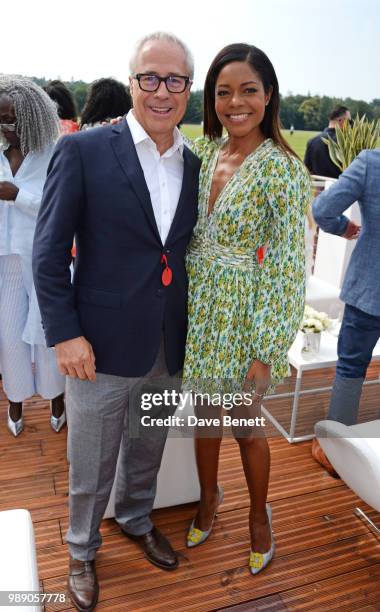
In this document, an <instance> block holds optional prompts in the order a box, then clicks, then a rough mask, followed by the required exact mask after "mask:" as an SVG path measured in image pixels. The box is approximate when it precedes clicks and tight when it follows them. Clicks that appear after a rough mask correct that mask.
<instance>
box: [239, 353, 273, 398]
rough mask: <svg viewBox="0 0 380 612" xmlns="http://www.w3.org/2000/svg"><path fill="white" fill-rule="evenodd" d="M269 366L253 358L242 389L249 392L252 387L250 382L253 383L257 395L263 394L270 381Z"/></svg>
mask: <svg viewBox="0 0 380 612" xmlns="http://www.w3.org/2000/svg"><path fill="white" fill-rule="evenodd" d="M270 373H271V366H270V365H267V364H265V363H263V362H262V361H259V360H258V359H255V360H254V361H253V362H252V364H251V366H250V368H249V370H248V372H247V376H246V377H245V381H244V385H243V391H244V392H249V391H251V389H252V382H254V383H255V392H256V393H257V394H258V395H264V394H265V393H266V392H267V390H268V387H269V385H270V382H271V376H270Z"/></svg>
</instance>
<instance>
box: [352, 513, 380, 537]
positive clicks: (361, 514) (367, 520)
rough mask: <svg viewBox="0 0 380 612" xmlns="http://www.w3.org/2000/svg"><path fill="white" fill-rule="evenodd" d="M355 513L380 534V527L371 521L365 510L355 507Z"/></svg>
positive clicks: (376, 533) (375, 532) (373, 530)
mask: <svg viewBox="0 0 380 612" xmlns="http://www.w3.org/2000/svg"><path fill="white" fill-rule="evenodd" d="M354 514H356V516H358V517H359V518H360V519H361V520H362V521H364V522H365V523H366V524H367V526H369V529H370V530H371V531H372V532H373V533H374V534H375V535H376V536H377V537H379V536H380V529H379V528H378V527H377V526H376V525H375V523H374V522H373V521H371V519H370V518H369V516H367V515H366V513H365V512H363V510H360V508H355V510H354Z"/></svg>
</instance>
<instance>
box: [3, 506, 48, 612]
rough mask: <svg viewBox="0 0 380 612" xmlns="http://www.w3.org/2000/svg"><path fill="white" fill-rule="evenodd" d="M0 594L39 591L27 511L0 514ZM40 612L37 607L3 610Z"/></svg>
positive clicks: (29, 518)
mask: <svg viewBox="0 0 380 612" xmlns="http://www.w3.org/2000/svg"><path fill="white" fill-rule="evenodd" d="M0 551H1V552H0V591H36V592H39V591H40V584H39V580H38V569H37V558H36V547H35V542H34V530H33V524H32V519H31V517H30V514H29V512H28V511H27V510H5V511H3V512H0ZM15 609H16V610H17V611H18V612H40V610H41V607H40V606H39V605H29V606H17V607H15V606H14V605H13V606H6V607H4V608H3V607H1V610H5V611H8V612H11V611H12V610H13V611H14V610H15Z"/></svg>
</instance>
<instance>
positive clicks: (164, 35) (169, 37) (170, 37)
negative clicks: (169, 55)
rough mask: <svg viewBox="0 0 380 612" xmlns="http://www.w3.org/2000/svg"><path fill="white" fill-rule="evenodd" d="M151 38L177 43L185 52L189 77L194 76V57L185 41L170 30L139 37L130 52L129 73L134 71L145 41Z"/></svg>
mask: <svg viewBox="0 0 380 612" xmlns="http://www.w3.org/2000/svg"><path fill="white" fill-rule="evenodd" d="M151 40H164V41H166V42H171V43H174V44H176V45H178V46H179V47H180V48H181V49H182V50H183V52H184V54H185V61H186V66H187V70H188V73H189V77H190V78H191V79H192V78H193V77H194V58H193V55H192V53H191V51H190V49H189V48H188V46H187V45H185V43H184V42H183V41H182V40H181V39H180V38H178V37H177V36H175V35H174V34H171V33H170V32H153V33H152V34H148V35H147V36H144V38H141V39H140V40H139V41H138V42H137V44H136V46H135V49H134V51H133V53H132V57H131V59H130V62H129V69H130V71H131V74H135V73H136V65H137V58H138V56H139V53H140V51H141V49H142V48H143V46H144V45H145V44H146V43H147V42H149V41H151Z"/></svg>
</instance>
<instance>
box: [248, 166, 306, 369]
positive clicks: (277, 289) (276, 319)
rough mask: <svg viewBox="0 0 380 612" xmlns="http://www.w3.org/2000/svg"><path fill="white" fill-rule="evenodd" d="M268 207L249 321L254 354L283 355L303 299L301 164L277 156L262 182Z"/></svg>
mask: <svg viewBox="0 0 380 612" xmlns="http://www.w3.org/2000/svg"><path fill="white" fill-rule="evenodd" d="M264 188H265V193H266V199H267V206H268V209H269V231H268V243H267V245H268V248H267V251H266V254H265V257H264V260H263V263H262V268H261V274H260V276H259V279H260V280H259V285H258V288H257V296H256V307H255V315H254V321H253V353H254V355H253V357H254V358H255V359H259V360H260V361H262V362H263V363H266V364H270V365H273V364H276V362H277V361H279V360H280V361H281V360H284V359H286V357H287V352H288V350H289V348H290V346H291V344H292V342H293V340H294V337H295V335H296V333H297V329H298V327H299V324H300V322H301V319H302V316H303V309H304V300H305V215H306V210H307V206H308V204H309V202H310V201H311V183H310V178H309V175H308V173H307V171H306V169H305V167H304V166H303V164H302V163H301V162H300V161H298V160H295V159H292V158H286V157H281V158H279V159H276V160H274V161H272V162H271V163H270V167H269V169H268V179H267V181H265V184H264Z"/></svg>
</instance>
